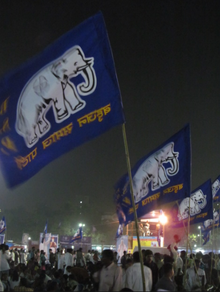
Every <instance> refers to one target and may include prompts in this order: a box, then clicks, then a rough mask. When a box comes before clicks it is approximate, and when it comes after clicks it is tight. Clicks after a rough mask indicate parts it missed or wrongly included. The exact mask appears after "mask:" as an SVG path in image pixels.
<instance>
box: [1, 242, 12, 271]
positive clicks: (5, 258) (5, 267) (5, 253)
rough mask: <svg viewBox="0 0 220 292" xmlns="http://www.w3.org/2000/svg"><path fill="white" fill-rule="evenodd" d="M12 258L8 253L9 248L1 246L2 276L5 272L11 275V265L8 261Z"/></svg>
mask: <svg viewBox="0 0 220 292" xmlns="http://www.w3.org/2000/svg"><path fill="white" fill-rule="evenodd" d="M10 258H11V255H10V253H9V251H8V246H6V245H5V244H1V246H0V275H1V274H2V273H3V272H4V273H6V274H7V275H8V274H9V270H10V267H9V263H8V260H9V259H10Z"/></svg>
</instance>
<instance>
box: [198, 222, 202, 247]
mask: <svg viewBox="0 0 220 292" xmlns="http://www.w3.org/2000/svg"><path fill="white" fill-rule="evenodd" d="M198 229H199V236H200V238H199V245H200V247H201V246H202V236H201V226H198Z"/></svg>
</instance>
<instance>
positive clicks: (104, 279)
mask: <svg viewBox="0 0 220 292" xmlns="http://www.w3.org/2000/svg"><path fill="white" fill-rule="evenodd" d="M101 261H102V264H103V267H102V269H101V271H100V274H99V291H120V290H121V289H122V269H121V267H119V266H117V265H116V264H115V263H114V255H113V252H112V250H111V249H105V250H103V252H102V258H101Z"/></svg>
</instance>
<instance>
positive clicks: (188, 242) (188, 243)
mask: <svg viewBox="0 0 220 292" xmlns="http://www.w3.org/2000/svg"><path fill="white" fill-rule="evenodd" d="M176 204H177V206H178V210H179V213H180V216H181V219H182V222H183V227H184V230H185V234H186V236H187V252H188V245H189V249H190V251H191V253H192V247H191V244H190V241H188V232H187V229H186V226H185V222H184V220H183V217H182V214H181V212H180V206H179V202H178V201H176ZM189 204H190V203H189ZM189 212H190V209H189ZM189 217H190V214H189ZM188 223H189V219H188ZM193 265H194V267H195V270H196V274H197V275H198V269H197V267H196V264H195V259H194V257H193ZM185 269H186V270H187V253H186V267H185ZM185 282H186V273H185V275H184V283H185Z"/></svg>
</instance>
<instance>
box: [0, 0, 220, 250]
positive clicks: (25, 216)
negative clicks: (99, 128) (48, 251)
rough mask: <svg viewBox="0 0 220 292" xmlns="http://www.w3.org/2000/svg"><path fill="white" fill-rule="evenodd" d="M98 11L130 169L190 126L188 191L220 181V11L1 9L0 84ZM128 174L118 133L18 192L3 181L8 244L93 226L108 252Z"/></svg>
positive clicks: (179, 6)
mask: <svg viewBox="0 0 220 292" xmlns="http://www.w3.org/2000/svg"><path fill="white" fill-rule="evenodd" d="M98 11H101V12H102V13H103V15H104V18H105V22H106V27H107V31H108V34H109V39H110V43H111V47H112V52H113V55H114V60H115V66H116V71H117V76H118V81H119V85H120V90H121V94H122V99H123V105H124V113H125V118H126V133H127V140H128V147H129V153H130V160H131V165H132V166H133V165H134V164H135V163H136V162H137V160H139V159H140V158H141V157H143V156H144V155H146V154H148V153H149V152H150V151H152V150H153V149H154V148H156V147H157V146H159V145H160V144H161V143H163V142H164V141H165V140H166V139H168V138H169V137H170V136H172V135H173V134H174V133H176V132H177V131H179V130H180V129H181V128H182V127H183V126H184V125H185V124H186V123H190V125H191V142H192V173H191V177H192V190H193V189H195V188H196V187H198V186H199V185H200V184H202V183H203V182H205V181H206V180H207V179H209V178H211V179H212V181H213V180H214V179H215V178H216V177H217V176H219V175H220V138H219V136H220V131H219V126H220V115H219V111H220V99H219V91H220V69H219V68H220V54H219V51H220V25H219V24H220V23H219V22H220V2H219V1H214V0H213V1H208V0H207V1H202V0H200V1H192V0H191V1H181V0H180V1H176V0H174V1H166V0H162V1H159V0H158V1H152V0H151V1H150V0H145V1H142V0H141V1H138V0H134V1H130V0H120V1H114V0H112V1H109V0H105V1H104V0H103V1H95V0H94V1H93V0H90V1H82V0H80V1H76V0H74V1H68V0H65V1H64V0H63V1H55V0H51V1H29V0H23V1H22V0H21V1H2V2H1V7H0V40H1V41H0V61H1V65H0V75H1V76H3V75H4V74H6V73H7V72H8V71H10V70H11V69H13V68H14V67H16V66H19V65H20V64H21V63H23V62H25V61H26V60H27V59H29V58H31V57H33V56H34V55H36V54H38V53H40V52H41V51H42V50H43V49H44V48H45V47H46V46H48V45H49V44H51V43H52V42H53V41H55V40H56V39H57V38H59V37H60V36H61V35H62V34H64V33H66V32H67V31H68V30H70V29H72V28H73V27H74V26H76V25H78V24H79V23H80V22H82V21H84V20H85V19H87V18H88V17H90V16H92V15H93V14H95V13H97V12H98ZM125 172H127V165H126V158H125V150H124V144H123V137H122V128H121V126H118V127H115V128H113V129H111V130H110V131H108V132H106V133H105V134H103V135H101V136H99V137H98V138H96V139H94V140H92V141H90V142H88V143H86V144H84V145H82V146H80V147H78V148H76V149H73V150H72V151H70V152H69V153H67V154H65V155H63V156H62V157H60V158H58V159H56V160H55V161H53V162H52V163H50V164H49V165H48V166H46V167H45V168H43V169H42V170H41V171H40V172H39V173H38V174H37V175H35V176H34V177H33V178H31V179H30V180H29V181H27V182H26V183H24V184H22V185H19V186H18V187H15V188H14V189H7V188H6V184H5V181H4V178H3V177H2V174H1V173H0V188H1V189H0V208H1V212H2V213H1V214H2V215H5V217H6V221H7V227H8V229H7V238H8V239H14V240H17V241H18V240H21V238H22V233H23V232H26V233H29V234H30V235H31V236H32V237H33V239H35V240H38V238H39V233H40V232H43V229H44V225H45V222H46V220H47V219H48V232H52V233H53V234H56V233H59V234H60V235H61V234H69V235H71V234H72V233H73V231H74V230H76V229H77V226H78V223H80V222H83V223H85V224H86V228H87V230H86V228H85V230H86V232H87V234H90V233H91V230H92V228H93V226H95V227H96V230H97V231H96V232H97V234H98V232H102V233H105V239H104V240H105V242H106V243H107V242H108V243H109V244H111V243H112V242H114V237H115V233H116V230H117V223H112V222H115V221H114V220H112V221H111V220H110V221H109V222H108V223H107V224H102V222H104V220H101V219H102V215H104V214H110V215H113V214H114V213H115V206H114V202H113V195H114V188H113V186H114V184H115V182H116V181H117V180H118V179H119V178H120V177H121V176H122V175H123V174H124V173H125ZM80 201H82V202H83V203H82V204H80ZM80 213H81V214H80ZM60 222H61V226H60V227H59V228H58V225H59V223H60Z"/></svg>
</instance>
